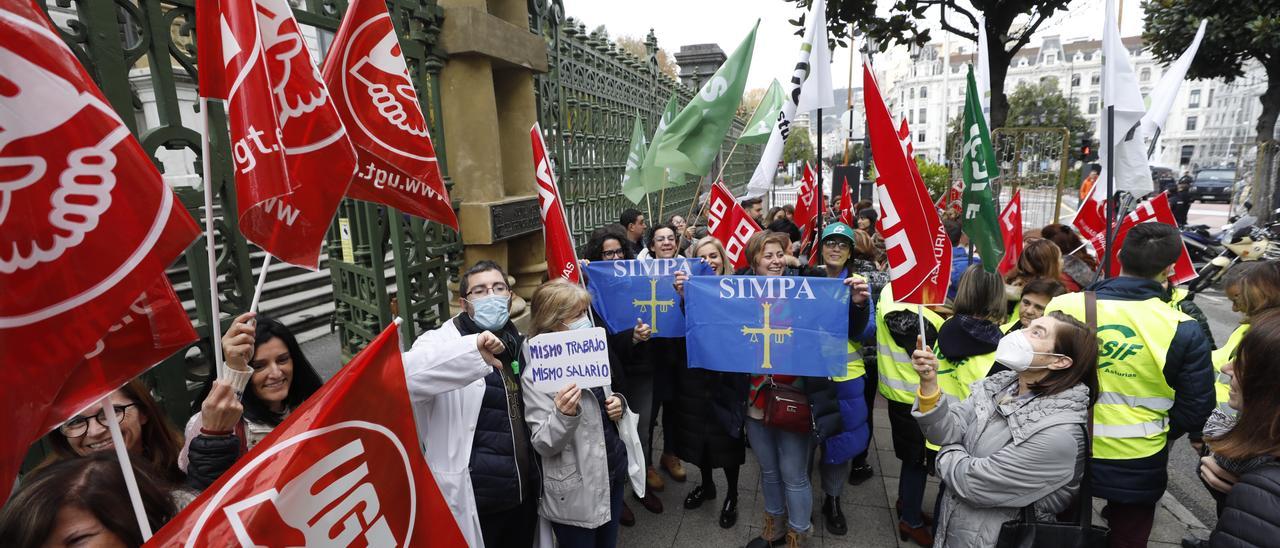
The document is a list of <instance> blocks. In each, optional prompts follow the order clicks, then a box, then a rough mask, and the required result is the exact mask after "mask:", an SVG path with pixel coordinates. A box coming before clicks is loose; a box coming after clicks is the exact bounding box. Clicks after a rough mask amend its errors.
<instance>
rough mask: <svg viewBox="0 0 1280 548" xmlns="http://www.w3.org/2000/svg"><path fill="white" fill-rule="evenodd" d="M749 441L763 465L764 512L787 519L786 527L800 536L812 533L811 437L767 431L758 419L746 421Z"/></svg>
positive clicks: (779, 431) (761, 471) (761, 477)
mask: <svg viewBox="0 0 1280 548" xmlns="http://www.w3.org/2000/svg"><path fill="white" fill-rule="evenodd" d="M746 422H747V439H749V440H751V451H752V452H753V453H755V454H756V460H757V461H759V462H760V483H761V491H763V492H764V511H765V513H767V514H769V515H771V516H781V515H782V514H784V513H785V514H786V515H787V526H788V527H790V528H791V530H792V531H795V532H797V533H805V532H808V531H809V525H810V523H809V517H810V514H811V513H812V512H813V493H812V488H811V487H810V486H809V455H810V453H809V451H810V450H811V449H812V444H811V443H810V439H811V438H810V436H809V434H799V433H796V432H788V431H786V430H779V429H777V428H768V427H766V426H765V425H764V423H763V422H761V421H758V420H756V419H750V418H749V419H747V421H746Z"/></svg>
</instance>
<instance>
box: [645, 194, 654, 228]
mask: <svg viewBox="0 0 1280 548" xmlns="http://www.w3.org/2000/svg"><path fill="white" fill-rule="evenodd" d="M644 205H645V208H646V209H648V210H649V220H651V221H652V220H653V198H650V197H649V194H648V193H645V195H644Z"/></svg>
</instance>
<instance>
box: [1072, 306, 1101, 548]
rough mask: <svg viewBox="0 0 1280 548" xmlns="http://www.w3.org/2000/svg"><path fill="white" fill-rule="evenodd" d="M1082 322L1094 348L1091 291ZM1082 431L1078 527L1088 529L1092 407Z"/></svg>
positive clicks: (1094, 309)
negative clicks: (1082, 465)
mask: <svg viewBox="0 0 1280 548" xmlns="http://www.w3.org/2000/svg"><path fill="white" fill-rule="evenodd" d="M1084 322H1085V324H1086V325H1088V326H1089V333H1091V334H1092V336H1091V337H1090V339H1092V340H1093V344H1094V347H1095V348H1096V347H1097V344H1098V294H1097V293H1095V292H1093V291H1086V292H1084ZM1080 428H1081V429H1082V430H1084V474H1083V475H1082V476H1081V478H1080V493H1079V494H1078V495H1076V496H1077V497H1078V498H1079V500H1080V508H1079V510H1078V511H1079V516H1078V519H1079V520H1080V526H1081V527H1082V528H1085V529H1088V528H1090V527H1092V526H1093V474H1092V473H1090V468H1091V461H1092V460H1093V406H1089V419H1088V421H1087V422H1086V423H1085V424H1082V425H1080Z"/></svg>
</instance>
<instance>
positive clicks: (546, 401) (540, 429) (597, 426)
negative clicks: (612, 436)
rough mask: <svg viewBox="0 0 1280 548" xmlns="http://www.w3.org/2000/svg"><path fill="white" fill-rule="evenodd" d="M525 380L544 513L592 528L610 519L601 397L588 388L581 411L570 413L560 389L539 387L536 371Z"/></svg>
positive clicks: (527, 418) (607, 391)
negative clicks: (560, 401)
mask: <svg viewBox="0 0 1280 548" xmlns="http://www.w3.org/2000/svg"><path fill="white" fill-rule="evenodd" d="M525 371H526V373H527V372H528V371H529V370H528V369H526V370H525ZM521 384H522V385H523V386H522V388H523V390H522V392H523V393H524V406H525V409H524V419H525V422H527V423H528V424H529V432H530V435H531V441H532V443H533V449H534V450H535V451H537V452H538V454H539V455H542V490H543V492H542V502H541V503H540V504H539V506H538V513H539V514H541V515H542V517H544V518H547V520H549V521H551V522H553V523H559V524H562V525H572V526H575V527H584V528H587V529H594V528H596V527H599V526H601V525H604V524H606V523H608V522H609V519H610V517H611V512H612V508H611V507H610V500H609V495H610V493H609V464H608V463H609V456H608V455H607V454H606V449H605V438H604V423H603V422H602V421H603V415H601V413H600V404H599V402H597V401H596V398H595V396H593V395H592V394H591V391H590V390H585V389H584V390H583V394H582V398H581V399H579V400H578V402H579V403H578V405H579V409H578V414H577V415H574V416H569V415H565V414H564V413H561V412H560V410H559V409H556V404H555V399H554V398H555V394H548V393H545V392H539V391H537V390H534V389H533V379H532V377H531V376H530V375H528V374H524V375H521ZM604 391H605V396H606V398H607V397H608V396H609V395H611V394H612V393H613V392H612V391H611V390H610V389H609V387H607V386H606V387H605V389H604ZM619 397H621V396H619ZM624 405H625V402H624Z"/></svg>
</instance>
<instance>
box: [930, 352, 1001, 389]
mask: <svg viewBox="0 0 1280 548" xmlns="http://www.w3.org/2000/svg"><path fill="white" fill-rule="evenodd" d="M936 353H937V355H938V388H941V389H942V393H943V394H945V395H947V396H950V397H951V398H952V399H953V400H954V401H957V402H960V401H964V399H965V398H967V397H969V385H971V384H973V383H974V382H975V381H977V380H978V379H982V378H986V376H987V373H989V372H990V371H991V366H993V365H995V364H996V353H995V352H991V353H989V354H979V355H977V356H969V357H967V358H959V359H956V360H952V359H948V358H947V357H946V356H943V355H942V349H940V348H939V349H938V351H937V352H936Z"/></svg>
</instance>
